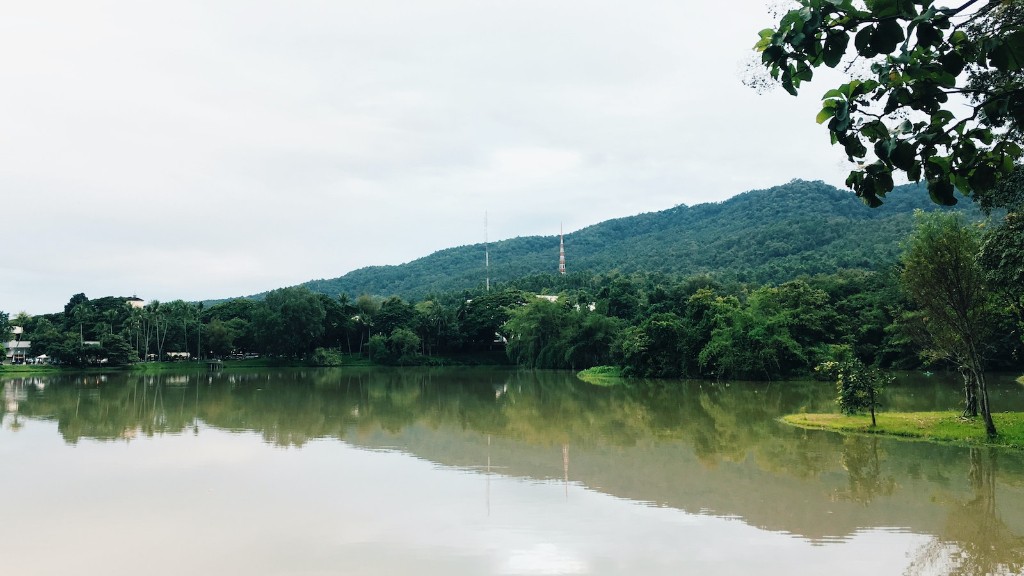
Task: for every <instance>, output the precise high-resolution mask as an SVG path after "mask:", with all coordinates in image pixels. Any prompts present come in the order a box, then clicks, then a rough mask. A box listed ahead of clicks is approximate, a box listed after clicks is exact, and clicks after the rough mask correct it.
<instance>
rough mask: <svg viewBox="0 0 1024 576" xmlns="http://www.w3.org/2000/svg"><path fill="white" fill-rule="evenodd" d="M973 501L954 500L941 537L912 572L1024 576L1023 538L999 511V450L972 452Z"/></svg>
mask: <svg viewBox="0 0 1024 576" xmlns="http://www.w3.org/2000/svg"><path fill="white" fill-rule="evenodd" d="M969 453H970V468H969V471H968V481H969V484H970V487H971V490H972V492H973V495H972V497H971V498H969V499H956V498H951V499H950V502H949V507H950V510H949V514H948V517H947V520H946V524H945V528H944V531H943V532H942V534H940V535H939V536H937V537H936V538H934V539H933V540H932V541H931V542H929V543H928V544H926V545H924V546H923V547H922V548H921V549H920V550H919V551H918V553H917V555H916V557H915V558H914V561H913V563H912V564H911V565H910V567H909V568H908V570H907V574H908V576H910V575H917V574H947V575H950V576H954V575H955V576H984V575H987V574H1020V573H1022V571H1024V538H1022V537H1021V536H1018V535H1016V534H1014V533H1013V532H1012V531H1011V530H1010V529H1009V527H1007V525H1006V524H1005V523H1004V522H1003V519H1002V518H1001V517H1000V514H999V513H998V511H997V508H996V474H997V472H998V461H999V450H998V449H995V448H970V449H969Z"/></svg>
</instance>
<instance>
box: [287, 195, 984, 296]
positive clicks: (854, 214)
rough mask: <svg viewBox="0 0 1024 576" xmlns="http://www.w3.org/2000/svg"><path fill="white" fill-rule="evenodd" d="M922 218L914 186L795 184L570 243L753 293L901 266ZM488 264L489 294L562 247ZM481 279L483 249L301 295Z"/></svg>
mask: <svg viewBox="0 0 1024 576" xmlns="http://www.w3.org/2000/svg"><path fill="white" fill-rule="evenodd" d="M917 208H920V209H923V210H936V209H942V208H940V207H938V206H936V205H935V204H933V203H932V202H931V201H930V200H929V198H928V193H927V192H926V191H925V190H924V187H923V186H918V185H916V184H909V185H905V186H901V187H898V188H896V189H895V190H894V191H893V192H891V193H890V194H889V195H888V197H887V198H886V203H885V205H884V206H882V207H880V208H876V209H871V208H868V207H866V206H865V205H864V204H862V203H861V202H860V200H858V199H857V198H856V197H855V196H854V195H853V194H852V193H850V192H849V191H847V190H839V189H837V188H834V187H832V186H829V185H827V184H824V183H822V182H807V181H801V180H794V181H792V182H790V183H788V184H785V185H782V186H776V187H774V188H770V189H767V190H755V191H751V192H746V193H743V194H739V195H737V196H735V197H733V198H730V199H728V200H725V201H723V202H718V203H708V204H698V205H696V206H685V205H680V206H677V207H675V208H671V209H668V210H663V211H660V212H650V213H645V214H639V215H636V216H628V217H625V218H618V219H615V220H608V221H606V222H601V223H599V224H595V225H593V226H589V227H587V228H583V229H581V230H578V231H576V232H573V233H571V234H567V235H566V236H565V250H566V259H567V262H568V266H567V268H568V269H569V271H570V272H587V273H590V274H607V273H611V272H615V271H618V272H620V273H624V274H628V273H631V272H639V271H646V272H652V273H663V274H668V275H673V276H680V277H682V276H692V275H696V274H702V273H709V274H713V275H716V276H719V277H721V278H723V279H730V280H737V281H741V282H756V283H779V282H784V281H786V280H790V279H792V278H795V277H798V276H801V275H814V274H819V273H823V274H829V273H834V272H836V271H839V270H844V269H868V270H874V269H878V268H880V267H884V266H886V265H888V264H890V263H892V262H894V261H895V260H896V257H897V255H898V254H899V251H900V247H899V243H900V241H902V240H903V239H904V238H906V236H907V234H908V233H909V232H910V230H911V227H912V214H913V211H914V209H917ZM958 209H963V210H968V211H970V213H971V214H972V215H977V214H978V212H977V209H976V208H975V206H974V205H973V204H972V203H970V202H962V203H961V204H960V206H959V207H958ZM490 261H491V269H490V276H491V283H492V285H495V284H501V283H504V282H510V281H514V280H517V279H519V278H522V277H525V276H529V275H533V274H539V273H545V274H546V273H552V272H555V271H557V269H558V237H557V236H528V237H520V238H513V239H510V240H503V241H500V242H493V243H491V245H490ZM484 279H485V270H484V247H483V245H482V244H475V245H471V246H460V247H457V248H449V249H446V250H441V251H439V252H435V253H433V254H431V255H429V256H425V257H423V258H419V259H417V260H414V261H412V262H409V263H406V264H401V265H395V266H370V267H367V268H361V269H359V270H354V271H352V272H349V273H348V274H345V275H344V276H341V277H339V278H334V279H329V280H327V279H321V280H313V281H310V282H307V283H305V284H303V285H304V286H306V287H308V288H309V289H311V290H313V291H315V292H321V293H324V294H328V295H331V296H336V295H338V294H342V293H347V294H350V295H352V296H356V295H359V294H364V293H366V294H374V295H384V296H391V295H397V296H400V297H402V298H405V299H409V300H418V299H420V298H422V297H423V296H425V295H427V294H431V293H441V292H451V291H459V290H464V289H475V288H479V287H482V286H483V283H484Z"/></svg>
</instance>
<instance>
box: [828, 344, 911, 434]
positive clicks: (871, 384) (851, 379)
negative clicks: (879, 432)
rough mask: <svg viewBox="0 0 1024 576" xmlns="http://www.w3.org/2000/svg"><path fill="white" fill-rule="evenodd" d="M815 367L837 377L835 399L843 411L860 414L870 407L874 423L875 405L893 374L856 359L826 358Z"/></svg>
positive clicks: (873, 422)
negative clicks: (827, 359)
mask: <svg viewBox="0 0 1024 576" xmlns="http://www.w3.org/2000/svg"><path fill="white" fill-rule="evenodd" d="M814 371H815V372H817V373H819V374H824V375H825V376H826V377H828V378H830V379H834V380H835V382H836V389H837V391H838V392H839V396H838V397H837V398H836V403H837V404H839V410H840V411H842V413H843V414H859V413H860V412H861V411H862V410H867V411H869V412H870V413H871V425H872V426H874V425H875V409H876V408H878V407H879V406H881V404H880V403H879V401H878V394H879V392H880V391H881V390H882V388H884V387H885V386H888V385H889V384H892V381H893V377H892V376H890V375H888V374H886V373H884V372H882V371H881V370H879V369H878V368H869V367H867V366H865V365H864V363H863V362H861V361H860V360H856V359H853V360H845V361H842V362H840V361H829V362H823V363H821V364H819V365H818V366H816V367H815V368H814Z"/></svg>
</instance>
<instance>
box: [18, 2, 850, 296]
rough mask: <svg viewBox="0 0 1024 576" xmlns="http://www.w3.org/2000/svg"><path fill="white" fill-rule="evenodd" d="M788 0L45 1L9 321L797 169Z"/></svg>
mask: <svg viewBox="0 0 1024 576" xmlns="http://www.w3.org/2000/svg"><path fill="white" fill-rule="evenodd" d="M771 24H772V19H771V17H770V16H769V14H768V9H767V5H766V2H765V0H738V1H734V2H730V3H728V4H721V3H717V2H696V1H692V0H691V1H685V0H684V1H680V0H666V1H661V0H641V1H639V2H637V1H633V2H626V1H619V0H610V1H606V0H588V1H585V2H584V1H579V0H559V1H555V2H552V1H551V0H545V1H534V0H517V1H511V0H506V1H496V0H420V1H412V0H406V1H401V0H374V1H372V2H367V1H361V2H355V1H352V0H332V1H328V0H321V1H312V0H299V1H290V2H288V1H284V0H281V1H272V0H246V1H241V0H230V1H227V0H225V1H196V0H176V1H174V2H166V1H146V0H126V1H117V0H109V1H102V0H91V1H88V2H82V1H81V0H66V1H61V0H33V1H31V2H13V1H9V2H5V3H4V7H3V9H2V10H0V214H2V215H3V216H4V224H5V230H6V232H7V238H6V241H5V242H4V243H3V245H4V246H5V250H4V254H3V256H2V263H0V310H2V311H4V312H8V313H11V314H12V315H13V314H15V313H17V312H19V311H27V312H29V313H32V314H36V313H44V312H55V311H58V310H61V309H62V308H63V306H64V304H65V303H66V302H67V301H68V299H69V298H70V297H71V295H72V294H75V293H77V292H85V294H86V295H87V296H88V297H90V298H97V297H101V296H110V295H125V296H127V295H132V294H137V295H138V296H139V297H141V298H144V299H146V300H151V299H159V300H164V301H166V300H172V299H175V298H183V299H189V300H191V299H206V298H223V297H230V296H239V295H245V294H252V293H256V292H261V291H264V290H268V289H273V288H278V287H282V286H288V285H294V284H298V283H301V282H304V281H307V280H311V279H316V278H333V277H336V276H340V275H342V274H344V273H346V272H348V271H350V270H353V269H355V268H360V267H363V266H368V265H374V264H398V263H401V262H407V261H409V260H413V259H415V258H418V257H421V256H425V255H427V254H429V253H431V252H433V251H436V250H439V249H442V248H447V247H451V246H457V245H464V244H473V243H477V242H481V241H482V240H483V236H484V229H483V222H484V212H485V211H486V212H487V213H488V214H489V221H490V239H491V240H500V239H505V238H511V237H515V236H527V235H534V234H557V233H558V227H559V223H560V222H561V223H564V226H565V230H566V232H571V231H573V230H577V229H579V228H582V227H585V226H588V225H591V224H595V223H597V222H600V221H603V220H606V219H609V218H615V217H620V216H626V215H631V214H636V213H640V212H649V211H654V210H662V209H665V208H669V207H672V206H675V205H677V204H689V205H693V204H699V203H702V202H709V201H718V200H723V199H725V198H728V197H730V196H733V195H735V194H738V193H740V192H744V191H747V190H751V189H756V188H765V187H770V186H774V185H777V184H782V183H785V182H788V181H789V180H791V179H793V178H803V179H811V180H814V179H821V180H825V181H826V182H829V183H831V184H835V185H838V186H841V185H842V181H843V179H844V178H845V174H846V173H847V171H848V170H849V167H848V166H847V165H846V162H845V157H844V155H843V154H842V150H841V149H840V148H834V147H831V146H829V142H828V133H827V131H826V130H825V129H824V128H822V127H820V126H818V125H817V124H815V123H814V116H815V114H816V113H817V110H818V107H819V106H818V100H819V98H820V96H821V94H823V93H824V92H825V90H827V89H828V88H829V87H831V86H830V84H832V82H821V81H816V82H815V83H814V84H813V85H811V86H809V87H808V88H807V89H806V90H805V94H803V95H801V97H800V98H792V97H790V96H788V95H787V94H785V93H784V92H782V91H781V90H778V91H775V92H773V93H771V94H765V95H759V94H757V93H756V92H754V91H753V90H751V89H750V88H747V87H745V86H744V85H743V84H742V83H741V79H742V77H743V74H744V72H743V69H744V66H745V63H747V62H748V61H749V60H750V59H751V51H750V48H751V46H752V45H753V44H754V42H755V41H756V40H757V31H758V30H760V29H762V28H765V27H768V26H770V25H771Z"/></svg>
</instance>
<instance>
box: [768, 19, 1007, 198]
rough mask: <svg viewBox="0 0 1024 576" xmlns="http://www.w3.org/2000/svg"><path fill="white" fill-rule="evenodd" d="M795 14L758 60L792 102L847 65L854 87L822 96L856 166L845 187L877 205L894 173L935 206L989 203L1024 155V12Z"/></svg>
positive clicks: (832, 127) (826, 117) (823, 119)
mask: <svg viewBox="0 0 1024 576" xmlns="http://www.w3.org/2000/svg"><path fill="white" fill-rule="evenodd" d="M798 3H799V7H795V8H794V9H792V10H789V11H788V12H786V13H785V14H784V15H783V16H782V18H781V19H780V20H779V23H778V26H777V27H776V28H774V29H773V28H769V29H766V30H762V31H761V33H760V40H759V41H758V42H757V44H756V45H755V49H756V50H757V51H759V52H761V61H762V64H763V65H764V66H765V68H767V69H768V71H769V73H770V74H771V77H772V78H773V79H774V80H775V81H777V82H779V83H780V84H781V85H782V87H783V88H785V89H786V90H787V91H788V92H790V93H791V94H793V95H796V94H797V92H798V90H799V89H800V86H801V84H802V83H803V82H808V81H810V80H811V79H812V77H813V76H814V69H815V68H817V67H819V66H821V65H822V64H824V65H826V66H828V67H830V68H835V67H836V66H839V65H840V63H843V62H846V63H847V64H848V66H847V68H846V70H847V71H848V72H849V73H850V76H851V77H850V80H849V82H846V83H844V84H842V85H840V86H838V87H837V88H835V89H833V90H829V91H828V92H826V93H825V96H824V98H823V106H822V109H821V111H820V112H819V114H818V117H817V121H818V123H820V124H825V123H827V126H828V130H829V133H830V134H831V137H832V143H833V144H841V145H842V146H843V147H844V148H845V150H846V154H847V156H848V157H849V159H850V161H851V162H853V163H855V164H856V165H857V167H856V168H855V169H854V170H852V171H851V172H850V175H849V177H848V178H847V180H846V184H847V185H848V186H849V187H851V188H853V190H854V191H855V192H856V193H857V195H858V196H860V197H861V198H863V200H864V201H865V202H866V203H868V204H869V205H871V206H877V205H879V204H881V198H882V197H884V196H885V194H886V193H887V192H889V191H891V190H892V188H893V175H894V174H896V173H901V174H903V175H905V176H907V177H908V178H909V179H911V180H914V181H920V180H921V179H922V178H924V179H925V180H926V181H927V183H928V192H929V193H930V195H931V197H932V200H934V201H935V202H936V203H940V204H954V203H956V199H955V198H954V195H953V191H954V188H957V189H959V190H960V191H962V192H964V193H968V194H970V193H974V194H976V195H979V194H980V195H984V194H986V193H987V192H989V191H990V190H992V189H993V188H994V187H995V186H996V184H997V182H998V181H999V180H1000V179H1001V178H1004V177H1006V176H1008V175H1009V174H1011V173H1012V171H1013V169H1014V163H1015V162H1016V161H1017V160H1019V159H1020V158H1021V156H1022V149H1021V144H1022V142H1021V131H1020V129H1019V128H1020V126H1021V125H1022V124H1024V74H1022V73H1021V69H1022V64H1024V26H1022V23H1024V3H1022V2H1020V0H987V1H980V0H962V1H961V2H960V3H959V4H958V5H955V6H951V7H940V6H936V5H935V4H934V2H933V0H865V2H864V3H863V4H861V3H859V2H858V3H854V1H853V0H799V2H798ZM851 40H852V42H851ZM963 104H966V107H963V106H962V105H963ZM964 108H966V113H965V114H961V115H960V116H958V115H957V112H959V111H960V110H961V109H964Z"/></svg>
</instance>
